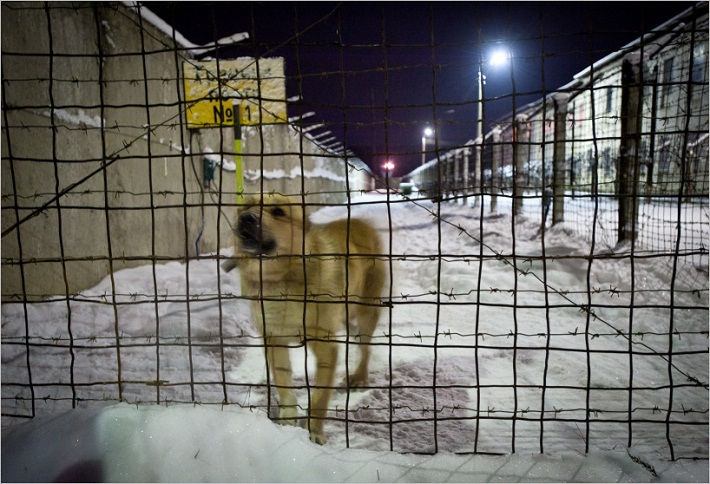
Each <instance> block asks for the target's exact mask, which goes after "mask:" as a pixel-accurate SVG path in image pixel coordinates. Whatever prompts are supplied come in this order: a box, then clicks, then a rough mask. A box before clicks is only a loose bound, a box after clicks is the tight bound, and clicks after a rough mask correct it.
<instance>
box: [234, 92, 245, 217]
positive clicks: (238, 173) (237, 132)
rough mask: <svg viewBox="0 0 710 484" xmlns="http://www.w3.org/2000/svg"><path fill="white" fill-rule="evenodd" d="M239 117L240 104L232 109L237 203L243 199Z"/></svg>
mask: <svg viewBox="0 0 710 484" xmlns="http://www.w3.org/2000/svg"><path fill="white" fill-rule="evenodd" d="M240 117H241V104H240V105H239V107H238V108H237V109H235V110H234V164H235V165H236V172H235V177H234V178H235V181H236V189H237V190H236V191H237V203H242V202H243V201H244V161H243V159H242V128H241V124H240V122H239V120H240Z"/></svg>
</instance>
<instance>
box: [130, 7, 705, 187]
mask: <svg viewBox="0 0 710 484" xmlns="http://www.w3.org/2000/svg"><path fill="white" fill-rule="evenodd" d="M144 5H146V6H147V7H148V8H150V9H151V10H152V11H153V12H155V13H156V14H158V15H159V16H160V17H161V18H163V19H164V20H165V21H167V22H168V23H169V24H171V25H174V26H175V28H176V29H177V30H178V31H180V32H181V33H182V34H183V35H184V36H185V37H187V38H188V39H189V40H190V41H192V42H194V43H195V44H206V43H208V42H212V41H214V40H215V39H219V38H222V37H226V36H228V35H231V34H234V33H236V32H248V33H249V34H250V39H249V40H248V41H245V42H242V43H241V44H240V45H239V46H238V47H229V48H224V49H221V50H220V51H219V55H220V58H225V59H229V58H234V57H238V56H267V57H270V56H282V57H284V58H285V64H286V76H287V81H286V89H287V96H288V97H291V96H296V95H299V94H301V95H302V98H303V99H302V101H300V102H298V103H294V104H290V105H289V107H288V115H289V116H296V115H298V114H301V113H304V112H308V111H315V112H316V116H313V117H310V118H308V119H307V121H308V123H309V124H315V123H320V122H325V123H327V125H328V127H327V128H323V130H325V129H329V130H331V131H333V133H334V135H335V136H337V138H338V139H339V140H340V141H343V143H344V144H345V146H346V147H347V148H349V149H350V150H352V151H354V152H355V154H356V155H357V156H358V157H360V158H361V159H362V160H363V161H364V162H365V163H367V164H368V165H370V166H371V167H373V169H374V170H375V172H376V173H378V174H379V173H381V171H382V170H381V166H382V164H383V163H384V161H385V160H387V159H389V160H392V161H394V162H395V165H396V168H395V170H394V175H396V176H401V175H405V174H406V173H408V172H409V171H411V170H412V169H414V168H416V167H417V166H418V165H419V164H420V163H421V137H422V131H423V129H424V127H425V126H431V127H436V146H437V147H438V148H439V149H441V150H444V149H447V148H450V147H453V146H460V145H462V144H463V143H465V142H466V141H468V140H470V139H473V138H474V137H475V130H476V125H475V121H476V100H477V97H478V89H477V84H476V72H477V69H478V60H479V57H480V55H481V54H483V56H484V57H486V56H488V55H490V52H491V51H492V50H493V47H494V46H495V45H497V44H504V45H505V46H507V48H508V49H509V50H510V51H511V53H512V56H513V58H512V62H511V63H510V64H508V65H507V66H503V67H497V68H492V67H489V66H487V65H486V66H484V73H485V75H486V77H487V83H486V86H485V93H484V98H485V103H484V109H485V112H484V119H485V123H486V125H487V126H489V125H490V124H491V121H492V120H495V119H496V118H499V117H501V116H504V115H505V114H507V113H509V112H511V111H512V110H513V103H515V105H516V106H518V107H520V106H523V105H524V104H526V103H528V102H531V101H534V100H535V99H538V98H540V97H541V96H542V95H543V92H547V91H550V90H554V89H555V88H557V87H560V86H562V85H564V84H566V83H567V82H569V81H570V80H571V79H572V76H573V75H574V74H576V73H577V72H579V71H581V70H583V69H584V68H585V67H587V66H588V65H589V64H590V63H592V62H594V61H596V60H599V59H601V58H602V57H604V56H606V55H607V54H609V53H611V52H613V51H616V50H618V49H619V48H620V47H622V46H623V45H624V44H626V43H628V42H630V41H632V40H634V39H636V38H637V37H639V36H640V35H641V33H642V32H646V31H648V30H650V29H652V28H654V27H656V26H658V25H659V24H661V23H663V22H665V21H666V20H668V19H670V18H671V17H673V16H674V15H676V14H678V13H680V12H681V11H683V10H685V9H686V8H688V7H690V6H692V5H693V3H692V2H547V3H538V2H523V3H515V2H513V3H511V2H434V3H429V2H388V3H377V2H372V3H369V2H344V3H340V4H337V3H331V2H265V3H251V2H217V3H202V2H178V3H172V2H145V3H144ZM479 30H480V39H481V41H480V42H479ZM211 55H214V53H212V54H211ZM385 67H386V69H385ZM304 122H305V121H304ZM321 131H322V130H321ZM312 133H318V131H313V132H312ZM434 149H435V148H434V144H433V142H432V143H430V144H429V146H428V150H430V151H432V153H430V154H429V155H427V159H430V158H433V157H434V153H433V150H434Z"/></svg>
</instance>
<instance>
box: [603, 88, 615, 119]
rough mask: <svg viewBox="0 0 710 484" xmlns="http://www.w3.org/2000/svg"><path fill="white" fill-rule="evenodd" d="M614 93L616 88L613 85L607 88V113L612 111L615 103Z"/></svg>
mask: <svg viewBox="0 0 710 484" xmlns="http://www.w3.org/2000/svg"><path fill="white" fill-rule="evenodd" d="M613 94H614V89H613V88H611V87H607V88H606V111H605V112H607V113H610V112H611V108H612V105H613V104H614V103H613Z"/></svg>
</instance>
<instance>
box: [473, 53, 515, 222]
mask: <svg viewBox="0 0 710 484" xmlns="http://www.w3.org/2000/svg"><path fill="white" fill-rule="evenodd" d="M509 59H510V51H509V50H508V49H507V48H505V47H503V46H498V47H497V48H496V49H495V50H494V51H493V52H491V53H490V55H489V57H488V63H489V64H490V65H491V67H500V66H503V65H505V64H507V63H508V60H509ZM483 63H484V59H483V56H481V57H480V58H479V62H478V76H477V77H478V119H477V121H476V139H475V141H474V146H475V147H476V158H475V166H474V172H475V175H476V177H481V179H480V180H479V181H480V183H479V184H480V186H481V188H483V177H482V176H481V175H482V173H481V163H482V161H481V158H482V151H483V85H484V84H485V83H486V82H485V81H486V76H484V75H483V72H482V67H483ZM491 172H492V171H491ZM491 174H492V173H491ZM482 191H483V190H481V192H482ZM477 201H478V198H475V199H474V205H476V204H477ZM481 201H483V193H481ZM493 210H495V201H494V199H493V198H491V211H493Z"/></svg>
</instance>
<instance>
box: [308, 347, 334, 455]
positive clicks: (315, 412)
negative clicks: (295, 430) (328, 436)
mask: <svg viewBox="0 0 710 484" xmlns="http://www.w3.org/2000/svg"><path fill="white" fill-rule="evenodd" d="M326 337H327V336H326ZM326 337H324V336H320V338H323V339H324V338H326ZM311 349H312V350H313V353H314V354H315V356H316V388H315V390H313V395H312V397H311V408H310V409H309V417H310V418H309V419H308V425H309V431H310V435H311V440H312V441H313V442H315V443H316V444H324V443H325V435H324V433H323V424H324V419H325V416H326V414H327V412H328V402H330V396H331V394H332V393H333V380H334V379H335V365H336V363H337V360H338V347H337V346H336V345H335V344H334V343H329V342H327V341H314V342H312V343H311Z"/></svg>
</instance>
